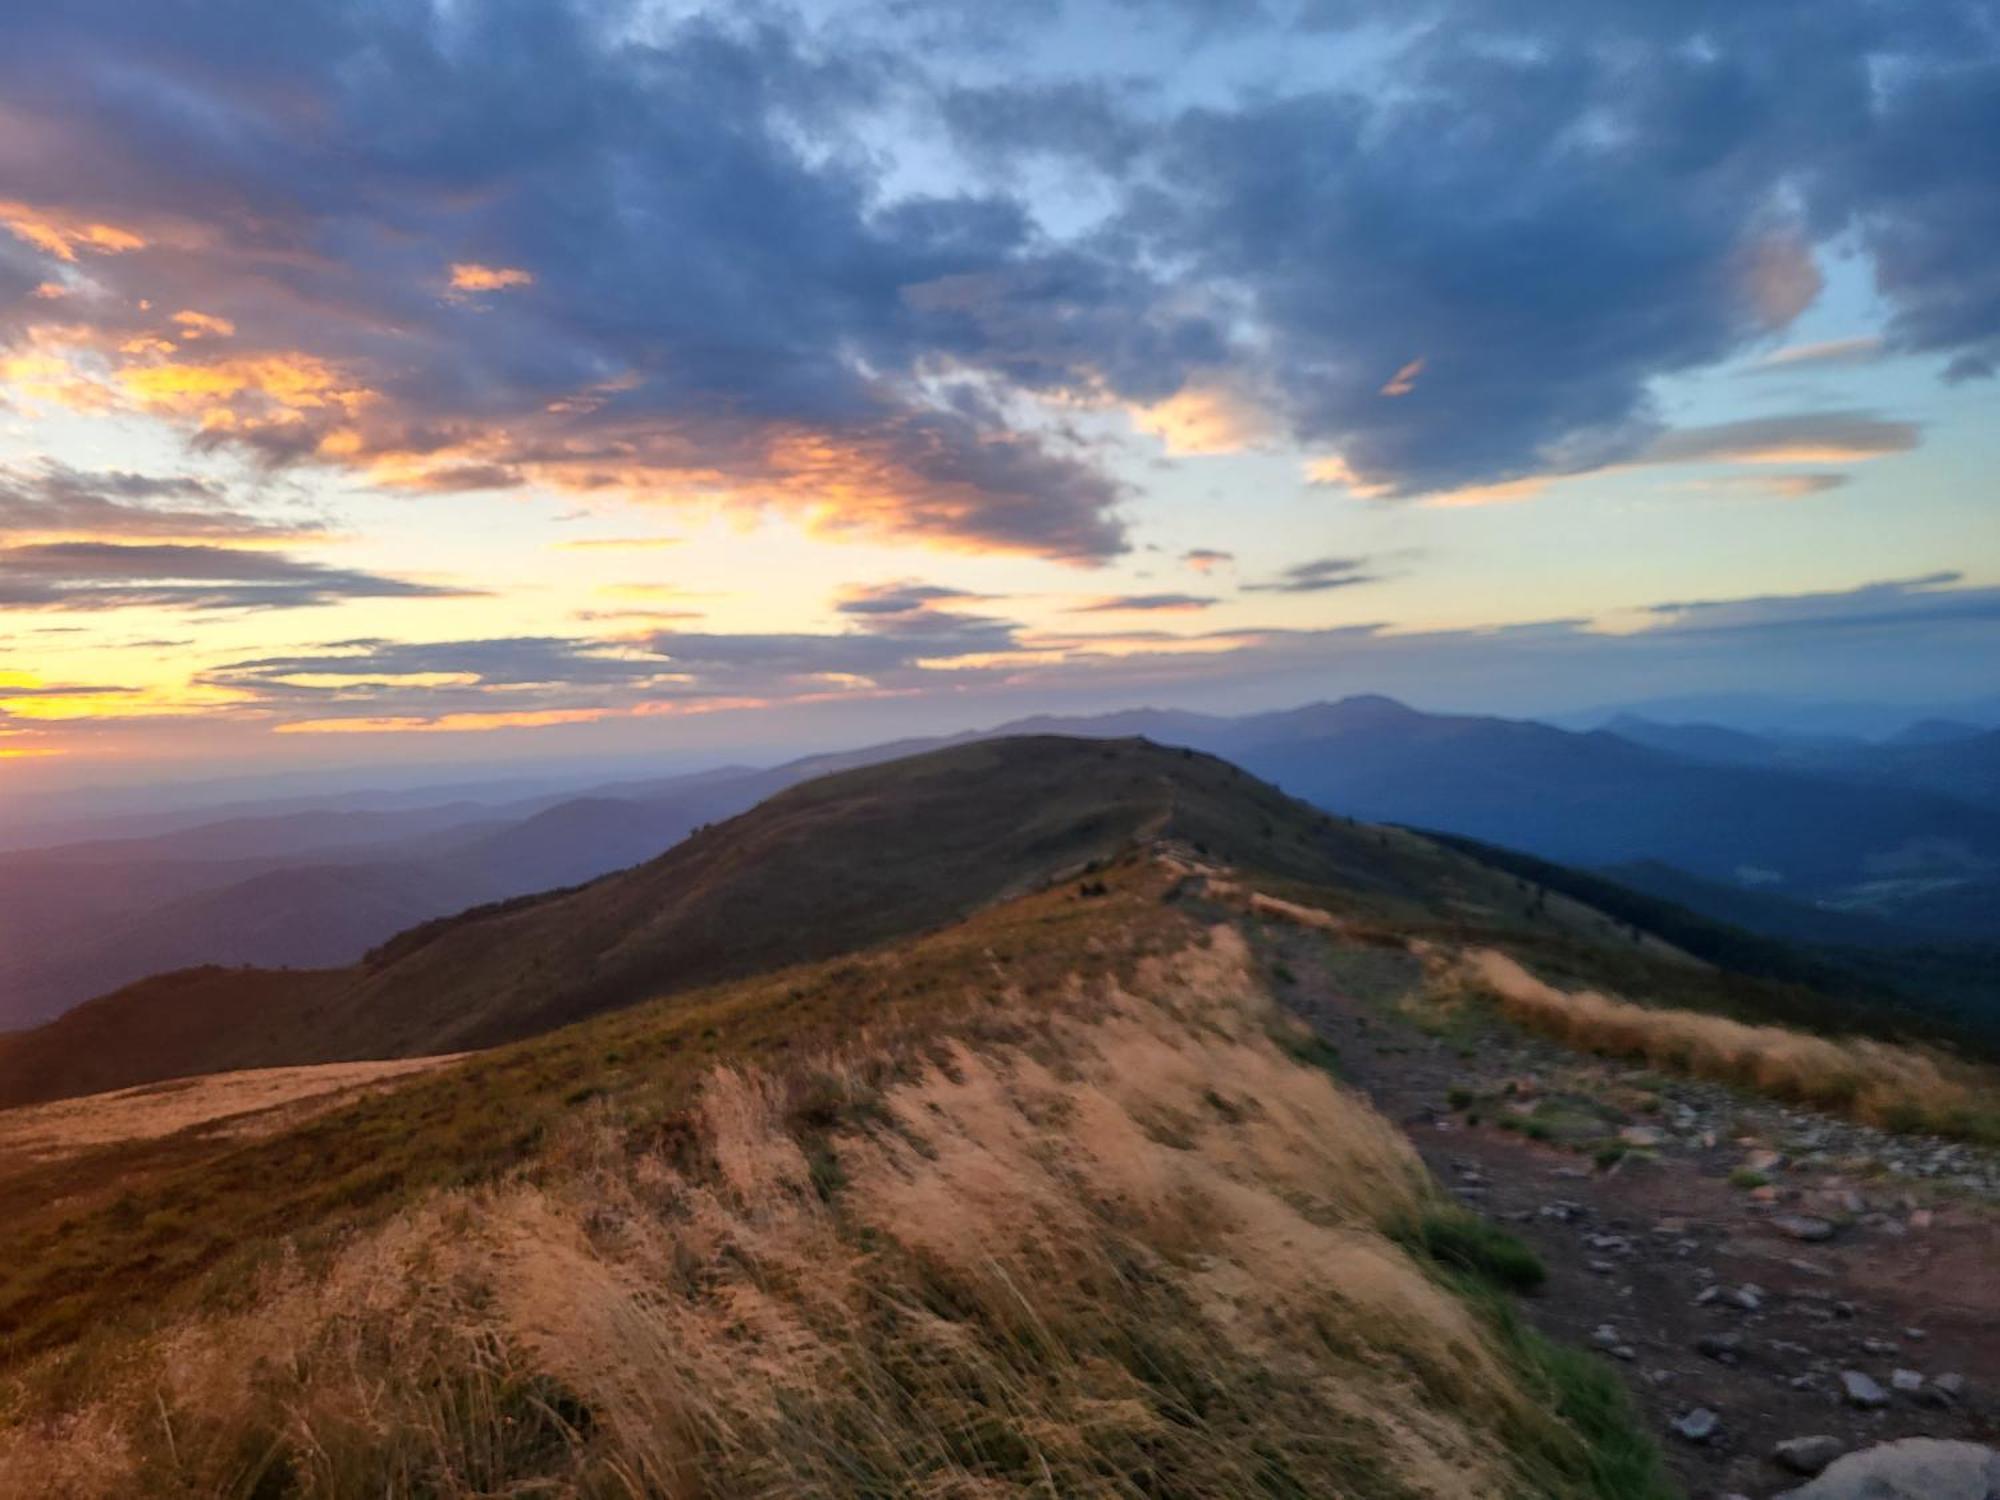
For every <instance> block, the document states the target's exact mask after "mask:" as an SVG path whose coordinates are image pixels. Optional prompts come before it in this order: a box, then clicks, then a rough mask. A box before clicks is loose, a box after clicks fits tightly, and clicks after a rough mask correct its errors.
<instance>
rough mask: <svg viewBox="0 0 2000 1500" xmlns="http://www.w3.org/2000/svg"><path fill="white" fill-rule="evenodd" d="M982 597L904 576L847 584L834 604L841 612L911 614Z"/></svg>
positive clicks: (846, 613) (981, 596) (855, 613)
mask: <svg viewBox="0 0 2000 1500" xmlns="http://www.w3.org/2000/svg"><path fill="white" fill-rule="evenodd" d="M983 597H985V596H984V595H980V594H973V593H968V592H967V591H966V590H964V589H954V588H946V587H944V586H943V585H941V584H935V583H918V582H916V581H914V580H907V579H906V580H904V581H902V582H900V583H862V584H850V585H849V586H848V587H847V588H845V589H843V590H842V591H841V593H840V597H839V600H838V602H836V603H835V605H834V608H835V609H836V610H837V611H839V612H840V613H841V614H844V615H914V614H922V613H924V612H925V611H927V610H929V609H930V608H931V607H932V606H933V605H936V604H943V603H947V602H949V601H951V600H956V599H978V598H983Z"/></svg>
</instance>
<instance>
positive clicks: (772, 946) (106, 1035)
mask: <svg viewBox="0 0 2000 1500" xmlns="http://www.w3.org/2000/svg"><path fill="white" fill-rule="evenodd" d="M1142 838H1178V839H1181V840H1184V841H1186V842H1188V843H1190V844H1194V845H1199V846H1201V847H1203V848H1206V849H1210V850H1212V851H1214V853H1215V854H1216V856H1217V857H1218V858H1223V859H1227V860H1230V861H1232V862H1241V863H1245V864H1248V865H1252V866H1255V867H1257V868H1260V869H1263V870H1267V871H1269V872H1270V873H1272V874H1275V875H1281V876H1290V877H1293V878H1299V879H1308V880H1318V881H1321V882H1327V883H1339V884H1342V885H1344V886H1348V887H1351V888H1353V889H1355V890H1358V891H1360V890H1365V891H1372V892H1374V893H1376V894H1377V895H1378V896H1381V897H1383V898H1388V897H1390V896H1393V895H1396V894H1398V893H1400V894H1401V895H1402V896H1403V897H1404V898H1405V899H1406V900H1407V901H1409V902H1410V903H1412V904H1413V905H1421V904H1422V903H1424V902H1426V901H1428V900H1429V899H1431V897H1432V896H1433V895H1434V894H1435V889H1436V886H1437V883H1438V881H1439V880H1441V879H1445V878H1452V879H1458V880H1467V879H1473V880H1477V879H1480V878H1491V877H1482V876H1480V875H1479V867H1478V866H1477V865H1476V864H1475V863H1474V862H1472V861H1469V860H1464V859H1460V858H1457V857H1450V856H1445V855H1442V854H1441V853H1439V852H1438V851H1437V850H1435V849H1434V848H1432V847H1431V846H1429V845H1428V844H1424V843H1421V842H1420V841H1415V840H1412V839H1410V838H1409V837H1407V836H1405V835H1400V834H1397V835H1391V834H1388V833H1386V832H1377V831H1373V830H1362V829H1359V828H1355V827H1351V826H1349V825H1348V824H1347V823H1345V822H1344V821H1342V820H1339V819H1336V818H1332V817H1329V816H1327V815H1326V814H1323V813H1320V812H1317V811H1315V810H1314V809H1311V808H1308V807H1306V806H1305V805H1304V804H1302V803H1299V802H1296V801H1293V800H1292V799H1290V798H1288V797H1285V796H1283V795H1281V794H1280V793H1278V792H1277V791H1275V790H1274V789H1272V788H1270V787H1268V786H1266V785H1264V784H1263V783H1261V782H1258V781H1256V780H1255V779H1254V778H1252V777H1249V776H1247V775H1245V774H1244V773H1243V772H1241V771H1239V770H1237V769H1236V768H1235V767H1233V766H1230V765H1228V764H1226V763H1224V762H1222V761H1219V760H1216V759H1214V758H1212V757H1209V756H1206V755H1200V754H1197V753H1194V752H1191V751H1184V750H1173V749H1165V748H1162V747H1160V746H1157V745H1153V744H1150V743H1147V742H1145V741H1142V740H1114V741H1099V740H1091V741H1086V740H1075V739H1062V738H1056V737H1046V736H1045V737H1025V738H1017V739H1003V740H990V741H980V742H975V743H972V744H965V745H958V746H953V747H950V748H947V749H943V750H936V751H931V752H929V753H926V754H922V755H917V756H913V757H910V758H907V759H904V760H899V761H893V762H890V763H887V764H881V765H868V766H863V767H860V768H857V769H852V770H846V771H840V772H836V773H834V774H832V775H828V776H824V777H821V778H819V779H818V780H815V781H812V782H808V783H806V784H804V785H802V786H797V787H793V788H792V789H790V790H787V791H784V792H780V793H779V794H778V795H776V796H774V797H772V798H770V799H769V800H768V801H766V802H764V803H762V804H761V805H759V806H758V807H757V808H755V809H753V810H752V811H750V812H748V813H745V814H743V815H741V816H739V817H735V818H731V819H729V820H728V821H727V822H723V823H719V824H715V825H713V826H710V827H707V828H705V829H702V830H699V831H698V832H697V833H696V834H695V835H694V836H693V837H691V838H689V839H687V840H685V841H684V842H682V843H679V844H677V845H675V846H674V847H673V848H672V849H670V850H668V851H667V852H666V853H665V854H663V855H661V856H659V857H658V858H656V859H653V860H651V861H649V862H647V863H645V864H642V865H638V866H635V867H634V868H632V869H629V870H624V871H621V872H619V873H617V874H613V875H609V876H606V877H604V878H602V879H599V880H596V881H593V882H590V883H589V884H587V885H583V886H579V887H576V888H574V889H570V890H563V891H555V892H550V893H548V894H545V895H540V896H533V897H527V898H523V899H520V900H515V901H510V902H503V903H500V904H497V905H494V906H490V907H484V908H477V909H474V910H472V911H468V912H465V913H463V914H461V915H459V916H456V917H450V918H445V919H442V920H439V921H436V922H432V923H428V924H425V925H423V926H420V927H417V928H413V929H411V930H410V931H408V932H405V933H403V934H402V935H401V936H399V937H397V938H395V939H392V940H391V941H390V942H388V943H386V944H384V945H383V946H381V947H380V948H378V949H376V950H375V951H374V952H372V953H371V954H370V955H369V956H368V957H367V959H366V960H364V961H363V962H362V963H360V964H358V965H356V966H354V967H352V968H349V969H338V970H316V971H296V972H295V971H260V970H254V969H207V970H195V971H189V972H185V973H180V974H174V975H167V976H162V977H160V978H156V979H152V980H148V981H144V982H142V983H140V984H137V985H134V986H131V987H129V988H127V989H125V990H122V991H119V992H117V993H115V994H112V995H109V996H106V997H104V998H103V999H100V1000H97V1001H93V1002H91V1003H89V1004H87V1005H84V1006H81V1007H79V1008H78V1009H76V1010H75V1011H72V1012H71V1013H69V1014H68V1015H66V1016H64V1017H62V1018H61V1019H60V1020H58V1021H56V1022H53V1023H51V1024H50V1025H47V1026H44V1027H42V1028H40V1029H38V1030H36V1031H32V1032H27V1033H23V1034H21V1035H19V1036H16V1037H9V1038H4V1039H0V1103H4V1102H25V1101H28V1100H33V1099H47V1098H55V1097H59V1096H61V1095H63V1094H71V1093H79V1092H87V1091H90V1090H94V1089H106V1088H116V1087H122V1086H125V1085H129V1084H135V1083H142V1082H147V1081H149V1080H154V1079H160V1078H169V1077H175V1076H179V1075H183V1074H192V1073H208V1072H215V1071H218V1070H220V1069H225V1068H248V1067H272V1066H280V1065H286V1064H298V1063H312V1062H332V1061H347V1060H354V1059H362V1058H379V1057H403V1056H416V1055H420V1054H424V1053H434V1052H450V1051H457V1050H460V1049H463V1048H467V1047H483V1046H490V1045H493V1044H495V1043H499V1042H504V1041H510V1040H514V1039H518V1038H521V1037H525V1036H530V1035H533V1034H535V1033H537V1032H541V1031H547V1030H549V1029H551V1028H553V1027H555V1026H559V1025H562V1024H565V1023H567V1022H570V1021H575V1020H579V1019H582V1018H583V1017H585V1016H589V1015H593V1014H596V1013H598V1012H601V1011H605V1010H609V1009H614V1008H617V1007H620V1006H624V1005H629V1004H632V1003H634V1002H635V1001H638V1000H641V999H644V998H647V997H649V996H653V995H658V994H662V993H667V992H671V991H675V990H682V989H687V988H691V987H693V986H696V985H700V984H705V983H712V982H714V981H716V980H720V979H726V978H731V977H735V976H739V975H743V974H749V973H753V972H757V971H761V970H765V969H769V968H771V967H774V966H776V965H779V964H784V963H789V962H797V961H802V960H811V959H817V958H823V957H827V956H830V955H832V954H835V953H840V952H844V951H848V950H850V949H855V948H860V947H864V946H867V945H869V944H871V943H876V942H881V941H885V940H887V939H890V938H894V937H897V936H901V935H904V934H908V933H912V932H917V931H921V930H924V929H926V928H929V927H934V926H937V925H939V924H941V923H944V922H948V921H951V920H954V919H956V918H959V917H962V916H965V915H966V914H968V913H970V912H971V911H973V910H975V909H977V908H978V907H980V906H982V905H984V904H986V903H988V902H991V901H993V900H995V899H997V898H999V897H1001V896H1003V895H1005V894H1007V893H1009V892H1011V891H1017V890H1021V889H1025V888H1027V887H1029V886H1032V885H1034V884H1036V883H1039V882H1041V881H1045V880H1047V879H1048V878H1049V877H1050V876H1052V875H1053V874H1055V873H1056V872H1058V871H1060V870H1062V869H1064V868H1067V867H1072V866H1076V865H1080V864H1082V863H1084V862H1086V861H1089V860H1091V859H1100V858H1104V857H1107V856H1110V855H1112V854H1115V853H1117V852H1118V851H1120V850H1122V849H1124V848H1126V847H1127V846H1129V845H1131V844H1132V843H1133V842H1134V841H1136V840H1139V839H1142Z"/></svg>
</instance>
